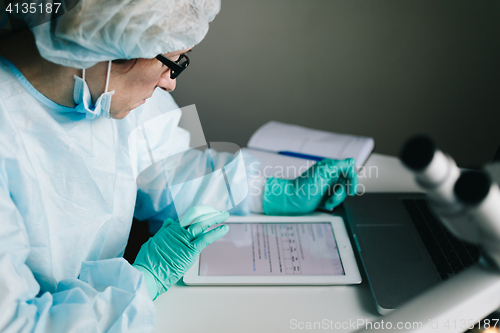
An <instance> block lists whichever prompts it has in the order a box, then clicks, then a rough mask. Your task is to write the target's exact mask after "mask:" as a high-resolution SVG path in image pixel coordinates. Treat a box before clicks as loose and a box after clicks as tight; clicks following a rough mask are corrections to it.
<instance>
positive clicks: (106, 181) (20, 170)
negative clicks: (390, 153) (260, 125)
mask: <svg viewBox="0 0 500 333" xmlns="http://www.w3.org/2000/svg"><path fill="white" fill-rule="evenodd" d="M47 3H48V2H47V1H44V2H42V5H43V4H45V5H46V4H47ZM37 8H38V7H37ZM40 8H42V6H40ZM219 9H220V3H219V1H218V0H157V1H152V0H135V1H132V0H116V1H97V0H80V1H79V2H78V3H77V4H76V6H75V7H74V8H73V9H71V10H70V11H68V12H67V13H66V14H64V15H62V16H60V17H58V18H57V19H54V20H52V21H49V22H47V23H45V24H38V25H37V24H31V26H30V28H31V29H30V30H25V31H23V32H19V33H16V34H14V35H12V36H10V37H8V38H6V39H4V40H3V41H2V42H1V45H0V55H1V58H0V216H1V227H0V331H2V332H18V331H19V332H32V331H37V332H69V331H71V332H80V331H81V332H100V331H110V332H122V331H140V332H146V331H150V330H152V328H153V326H154V318H155V309H154V306H153V303H152V300H153V299H155V298H156V297H157V296H158V295H160V294H162V293H164V292H165V291H167V290H168V289H169V287H170V286H172V285H173V284H174V283H176V281H177V280H178V279H180V278H181V277H182V275H183V274H184V273H185V272H186V271H187V270H188V269H189V268H190V267H191V266H192V265H193V263H194V261H195V260H196V258H197V256H198V255H199V253H200V252H201V251H202V250H203V248H204V247H206V246H207V245H209V244H210V243H212V242H214V241H215V240H217V239H219V238H220V237H222V236H224V235H225V234H226V233H227V231H228V227H227V226H224V225H222V226H218V227H216V228H214V229H211V230H210V231H208V232H207V229H208V228H210V227H212V226H215V225H217V224H220V223H222V222H224V221H225V220H226V219H227V217H228V215H229V214H228V213H227V212H226V211H220V210H215V209H211V208H209V207H194V208H192V209H190V210H189V211H187V212H186V211H184V212H177V211H176V210H175V208H174V207H173V200H172V198H170V197H169V195H168V191H167V190H166V189H163V190H158V189H155V190H153V189H151V188H150V189H141V188H139V187H138V184H137V181H136V176H137V175H134V172H133V170H135V169H134V168H135V166H134V162H133V161H134V158H133V156H131V150H130V149H129V148H130V147H129V141H128V140H129V136H130V135H131V133H132V132H133V131H134V130H135V129H137V128H138V127H139V126H141V124H144V123H146V122H147V121H150V120H152V119H156V118H155V117H157V116H159V115H160V116H161V115H163V114H170V113H168V111H172V110H175V109H177V108H178V107H177V105H176V104H175V102H174V101H173V99H172V97H171V96H170V95H169V93H168V92H170V91H172V90H174V88H175V85H176V77H177V76H178V75H180V74H181V72H182V71H183V70H185V69H186V68H187V66H188V65H189V59H188V56H187V55H186V53H187V52H188V51H189V50H190V49H191V48H192V47H193V46H194V45H196V44H198V43H199V42H200V41H201V40H202V39H203V38H204V36H205V34H206V33H207V31H208V24H209V22H210V21H212V20H213V18H214V17H215V15H216V14H217V13H218V12H219ZM32 19H33V18H32V17H31V18H30V17H28V18H27V19H26V22H28V23H29V22H30V20H32ZM157 88H158V89H157ZM173 112H174V111H173ZM172 114H175V112H174V113H172ZM168 119H170V120H169V121H168V122H167V123H166V125H167V127H166V128H168V130H167V131H166V132H165V133H166V134H165V133H164V134H165V135H166V136H165V140H166V141H164V142H162V144H163V146H162V147H167V148H168V149H172V151H183V150H186V149H188V147H189V135H186V133H185V131H184V130H182V129H181V128H179V127H178V126H177V125H178V121H179V117H174V116H172V117H170V118H168ZM191 154H192V155H193V156H194V157H192V158H191V162H192V163H190V164H186V165H185V167H183V168H182V172H183V173H184V174H189V173H190V172H191V170H194V169H196V167H197V164H196V162H197V161H200V156H203V155H206V154H207V153H206V152H201V151H195V152H191ZM212 156H213V158H214V161H215V163H216V164H218V165H224V164H225V163H226V162H228V161H230V160H231V154H224V153H218V154H216V152H213V153H212ZM245 160H246V162H252V161H255V159H253V157H251V156H250V155H249V154H246V155H245ZM177 166H178V165H177ZM245 168H247V163H245ZM167 171H168V170H167ZM229 176H230V177H231V178H234V179H233V180H234V181H235V182H241V181H244V182H246V181H249V179H250V178H252V177H253V176H252V174H251V172H250V171H249V172H248V177H247V178H243V179H241V178H242V177H237V176H236V175H229ZM257 182H259V180H257ZM260 184H261V185H260V186H261V187H262V191H261V193H260V194H259V195H255V196H250V195H249V196H248V197H249V199H248V200H245V201H244V202H242V203H241V205H240V206H242V208H240V211H239V212H240V213H247V212H248V211H249V209H250V208H249V207H252V210H253V211H257V212H264V213H266V214H275V215H286V214H290V215H297V214H306V213H309V212H312V211H314V210H315V209H316V208H317V207H318V206H319V205H320V204H323V205H325V206H326V207H329V208H332V207H335V206H336V205H338V204H339V203H340V202H342V200H344V198H345V197H346V195H347V193H349V194H351V195H353V194H354V193H355V187H356V184H357V176H356V172H355V170H354V161H353V160H351V159H348V160H342V161H333V160H323V161H321V162H319V163H317V164H315V165H314V166H313V167H311V169H309V170H308V171H307V172H305V173H304V174H303V175H302V176H300V177H299V178H297V179H296V180H284V179H277V178H272V177H271V178H268V179H267V178H265V179H264V180H261V181H260ZM311 185H314V186H315V191H314V192H313V191H311V190H310V189H311ZM336 185H340V186H341V187H342V188H343V189H345V191H340V192H339V191H337V192H336V194H334V195H331V196H327V195H326V194H325V193H326V192H327V191H326V189H328V188H331V187H332V186H336ZM210 186H211V184H208V183H207V184H204V183H202V184H199V185H198V186H193V185H189V186H188V185H185V186H184V185H181V189H180V190H179V192H178V193H181V195H180V196H178V197H180V198H181V199H182V198H188V199H186V200H188V201H189V202H190V204H191V205H192V206H193V205H194V206H196V205H198V204H204V203H207V200H205V199H204V198H207V197H208V198H210V199H211V200H213V201H214V202H215V201H217V200H219V197H218V196H217V195H216V192H214V191H211V188H210ZM349 190H350V191H349ZM214 193H215V194H214ZM208 202H210V200H209V201H208ZM133 216H135V217H137V218H139V219H140V220H153V221H154V220H156V221H161V223H162V226H161V228H160V230H159V231H158V232H157V233H156V234H155V235H154V236H153V237H151V238H150V240H149V241H148V242H146V243H145V244H144V245H143V246H142V248H141V250H140V252H139V254H138V256H137V259H136V261H135V262H134V264H133V265H130V264H129V263H128V262H127V261H125V260H124V259H123V258H122V255H123V252H124V249H125V246H126V244H127V239H128V235H129V232H130V227H131V223H132V218H133ZM178 216H182V218H181V220H180V221H179V220H178ZM192 221H194V223H193V224H191V225H190V226H187V225H188V224H189V223H190V222H192Z"/></svg>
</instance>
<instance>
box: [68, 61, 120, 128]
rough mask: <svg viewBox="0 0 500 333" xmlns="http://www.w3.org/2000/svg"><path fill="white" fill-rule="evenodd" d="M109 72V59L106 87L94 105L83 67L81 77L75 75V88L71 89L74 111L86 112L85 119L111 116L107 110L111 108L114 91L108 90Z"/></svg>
mask: <svg viewBox="0 0 500 333" xmlns="http://www.w3.org/2000/svg"><path fill="white" fill-rule="evenodd" d="M110 72H111V60H110V61H109V63H108V73H107V74H106V88H105V89H104V93H103V94H101V96H99V98H98V99H97V101H96V102H95V105H92V96H91V95H90V90H89V86H88V85H87V82H85V69H84V70H83V71H82V77H81V78H79V77H78V76H76V75H75V89H74V90H73V99H74V100H75V103H76V107H75V111H77V112H80V113H85V114H86V119H94V118H95V117H98V116H103V117H105V118H108V119H109V118H111V115H110V114H109V110H110V108H111V96H113V94H114V93H115V91H114V90H113V91H109V92H108V84H109V76H110Z"/></svg>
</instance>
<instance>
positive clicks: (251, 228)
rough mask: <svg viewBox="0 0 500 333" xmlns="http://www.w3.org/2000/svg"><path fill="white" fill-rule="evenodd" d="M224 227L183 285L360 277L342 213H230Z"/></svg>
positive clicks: (301, 282)
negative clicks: (223, 232)
mask: <svg viewBox="0 0 500 333" xmlns="http://www.w3.org/2000/svg"><path fill="white" fill-rule="evenodd" d="M225 224H227V225H228V226H229V232H228V233H227V234H226V235H225V236H224V237H222V238H221V239H219V240H217V241H216V242H214V243H212V244H211V245H209V246H207V247H206V248H205V249H204V250H203V251H202V252H201V255H200V257H199V258H198V260H197V261H196V263H195V264H194V266H193V267H192V268H191V269H190V270H189V271H188V272H187V273H186V275H184V282H185V283H186V284H188V285H336V284H356V283H360V282H361V276H360V274H359V270H358V266H357V265H356V259H355V257H354V253H353V251H352V247H351V242H350V241H349V236H348V235H347V231H346V228H345V225H344V221H343V220H342V218H341V217H338V216H331V215H328V214H323V213H315V214H313V215H308V216H300V217H298V216H297V217H296V216H293V217H290V216H265V215H250V216H231V217H229V219H228V220H227V221H226V222H225Z"/></svg>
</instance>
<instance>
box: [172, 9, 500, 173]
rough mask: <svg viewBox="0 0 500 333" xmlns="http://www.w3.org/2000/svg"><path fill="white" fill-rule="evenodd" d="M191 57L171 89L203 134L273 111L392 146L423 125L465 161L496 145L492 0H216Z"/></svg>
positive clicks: (271, 116) (499, 59)
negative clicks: (194, 113) (191, 108)
mask: <svg viewBox="0 0 500 333" xmlns="http://www.w3.org/2000/svg"><path fill="white" fill-rule="evenodd" d="M190 58H191V65H190V68H189V69H188V70H187V71H186V72H185V73H183V74H182V76H181V77H180V78H179V79H178V82H177V88H176V90H175V92H174V93H173V95H174V97H175V98H176V100H177V102H178V104H179V105H180V106H186V105H190V104H196V107H197V110H198V113H199V116H200V120H201V124H202V126H203V130H204V133H205V137H206V139H207V141H228V142H234V143H237V144H238V145H240V146H245V145H246V143H247V142H248V139H249V138H250V136H251V134H252V133H253V132H254V131H255V130H256V129H257V128H258V127H259V126H261V125H262V124H264V123H265V122H267V121H269V120H277V121H283V122H287V123H294V124H299V125H303V126H307V127H311V128H317V129H322V130H327V131H334V132H340V133H352V134H357V135H365V136H371V137H373V138H374V139H375V144H376V148H375V151H376V152H379V153H383V154H390V155H396V154H397V153H398V151H399V149H400V147H401V144H402V143H403V142H404V140H405V139H406V138H407V137H408V136H410V135H412V134H415V133H426V134H429V135H431V136H432V137H433V138H434V139H435V140H436V142H437V144H438V145H439V146H440V147H441V148H442V149H443V150H445V151H447V152H449V153H450V154H452V156H454V157H455V159H456V160H457V162H458V164H459V165H460V166H463V167H474V166H479V165H481V164H483V163H485V162H487V161H489V160H490V159H491V158H492V157H493V155H494V153H495V151H496V149H497V147H498V146H499V145H500V0H480V1H477V0H449V1H448V0H446V1H443V0H418V1H417V0H407V1H406V0H397V1H396V0H394V1H378V0H374V1H370V0H363V1H361V0H251V1H235V0H223V2H222V10H221V12H220V14H219V15H218V16H217V17H216V19H215V20H214V22H212V23H211V25H210V31H209V33H208V35H207V37H206V38H205V40H204V41H203V42H202V43H201V44H200V45H198V46H196V47H195V48H194V50H193V52H192V53H191V56H190Z"/></svg>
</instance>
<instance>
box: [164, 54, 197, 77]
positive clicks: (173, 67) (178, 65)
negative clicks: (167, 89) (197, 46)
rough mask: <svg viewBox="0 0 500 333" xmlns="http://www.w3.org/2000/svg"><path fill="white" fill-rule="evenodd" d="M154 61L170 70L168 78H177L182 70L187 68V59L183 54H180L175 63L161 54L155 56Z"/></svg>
mask: <svg viewBox="0 0 500 333" xmlns="http://www.w3.org/2000/svg"><path fill="white" fill-rule="evenodd" d="M156 59H158V60H160V61H161V62H162V63H163V64H164V65H165V66H167V67H168V68H170V78H171V79H175V78H176V77H178V76H179V75H180V74H181V73H182V71H183V70H185V69H186V68H187V66H189V58H188V57H187V55H185V54H181V55H180V56H179V59H177V61H172V60H170V59H168V58H166V57H164V56H163V55H161V54H158V55H157V56H156Z"/></svg>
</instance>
